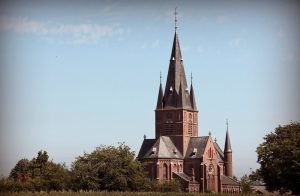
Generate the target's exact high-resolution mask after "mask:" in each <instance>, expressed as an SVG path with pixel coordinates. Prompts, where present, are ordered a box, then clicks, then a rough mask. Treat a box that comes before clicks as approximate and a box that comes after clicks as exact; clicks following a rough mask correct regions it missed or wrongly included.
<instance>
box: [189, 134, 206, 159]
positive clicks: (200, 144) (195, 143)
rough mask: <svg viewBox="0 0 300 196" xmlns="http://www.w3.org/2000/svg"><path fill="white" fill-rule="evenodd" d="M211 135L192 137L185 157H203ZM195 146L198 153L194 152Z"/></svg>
mask: <svg viewBox="0 0 300 196" xmlns="http://www.w3.org/2000/svg"><path fill="white" fill-rule="evenodd" d="M208 138H209V136H202V137H191V138H190V142H189V145H188V147H187V151H186V154H185V158H201V157H202V156H203V153H204V150H205V147H206V144H207V141H208ZM194 148H196V149H197V152H196V153H193V151H194Z"/></svg>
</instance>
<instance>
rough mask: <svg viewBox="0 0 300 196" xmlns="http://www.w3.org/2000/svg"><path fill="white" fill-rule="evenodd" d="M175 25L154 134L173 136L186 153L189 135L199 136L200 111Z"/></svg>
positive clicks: (160, 90)
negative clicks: (187, 74) (185, 67)
mask: <svg viewBox="0 0 300 196" xmlns="http://www.w3.org/2000/svg"><path fill="white" fill-rule="evenodd" d="M175 22H176V20H175ZM176 28H177V27H176V26H175V35H174V40H173V46H172V52H171V57H170V63H169V70H168V76H167V81H166V86H165V89H164V92H163V87H162V84H161V83H160V85H159V91H158V99H157V106H156V110H155V137H156V138H159V137H160V136H174V137H173V138H177V139H176V140H177V141H178V142H179V143H181V145H180V146H181V148H180V151H181V153H184V152H185V149H186V147H187V144H188V142H189V138H190V137H198V111H197V107H196V101H195V97H194V96H195V94H194V89H193V85H192V82H191V86H190V89H189V88H188V85H187V81H186V76H185V71H184V65H183V60H182V55H181V50H180V45H179V39H178V33H177V32H176ZM191 80H192V77H191ZM179 140H180V141H179Z"/></svg>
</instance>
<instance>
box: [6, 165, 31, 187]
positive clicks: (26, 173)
mask: <svg viewBox="0 0 300 196" xmlns="http://www.w3.org/2000/svg"><path fill="white" fill-rule="evenodd" d="M9 178H12V179H14V180H15V181H21V182H25V181H28V180H30V179H31V171H30V161H29V160H28V159H21V160H19V161H18V163H17V164H16V165H15V167H14V168H13V169H12V170H11V172H10V174H9Z"/></svg>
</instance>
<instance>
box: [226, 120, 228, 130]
mask: <svg viewBox="0 0 300 196" xmlns="http://www.w3.org/2000/svg"><path fill="white" fill-rule="evenodd" d="M226 126H227V130H228V119H226Z"/></svg>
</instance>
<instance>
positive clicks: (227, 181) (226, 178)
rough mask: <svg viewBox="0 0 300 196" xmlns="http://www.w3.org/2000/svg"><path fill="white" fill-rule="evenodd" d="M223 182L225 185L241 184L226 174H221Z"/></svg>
mask: <svg viewBox="0 0 300 196" xmlns="http://www.w3.org/2000/svg"><path fill="white" fill-rule="evenodd" d="M221 182H222V185H223V184H224V185H235V186H239V185H240V184H239V183H238V182H237V181H236V180H234V179H232V178H230V177H229V176H224V175H222V176H221Z"/></svg>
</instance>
